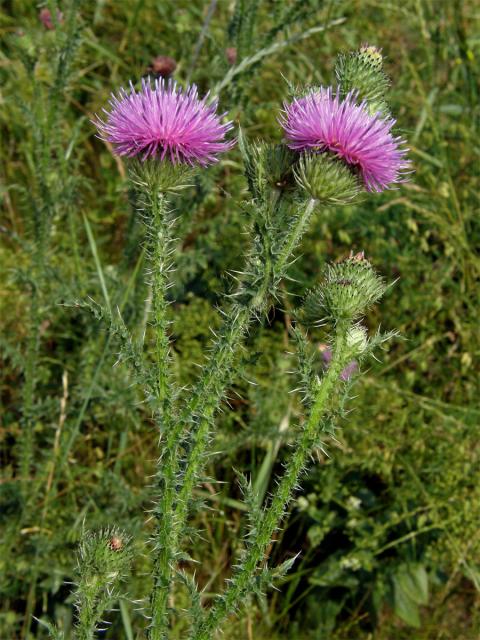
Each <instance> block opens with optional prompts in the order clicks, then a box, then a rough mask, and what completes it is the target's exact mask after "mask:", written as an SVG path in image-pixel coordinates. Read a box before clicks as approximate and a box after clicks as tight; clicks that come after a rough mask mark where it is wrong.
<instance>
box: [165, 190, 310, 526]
mask: <svg viewBox="0 0 480 640" xmlns="http://www.w3.org/2000/svg"><path fill="white" fill-rule="evenodd" d="M314 206H315V203H314V201H313V200H311V201H310V202H309V203H308V204H307V206H306V207H305V209H304V210H303V212H301V214H300V215H299V216H298V218H297V221H296V223H295V224H294V225H293V226H292V227H291V228H290V230H289V233H288V234H287V238H286V239H285V242H284V245H283V248H282V250H281V252H280V253H279V254H278V255H277V256H276V257H275V260H274V264H273V265H272V266H271V267H270V268H268V272H267V273H265V279H264V281H263V282H262V286H261V287H260V288H259V289H258V291H257V292H256V293H255V295H254V296H252V298H251V301H250V303H249V305H247V306H245V307H244V308H243V309H241V310H240V311H239V312H238V314H236V315H235V316H233V317H232V318H231V319H229V321H228V322H227V324H226V326H225V329H224V331H223V332H222V333H221V334H220V335H219V336H218V338H217V340H216V342H215V346H214V350H213V354H212V356H211V358H210V360H209V363H208V365H207V373H206V376H205V377H204V378H203V379H202V383H201V385H200V386H199V388H198V389H197V391H196V393H194V395H193V398H192V400H191V401H190V403H189V405H188V413H187V420H188V418H189V417H190V416H192V415H194V416H195V415H197V416H198V418H197V421H198V426H197V432H196V435H195V441H194V445H193V447H192V450H191V452H190V455H189V458H188V460H187V464H186V470H185V475H184V477H183V478H182V488H181V490H180V495H179V500H178V521H179V526H183V525H184V521H185V518H186V516H187V511H188V509H187V506H188V504H187V503H188V499H189V497H190V495H191V493H192V490H193V487H194V485H195V482H196V480H197V478H198V475H199V472H200V470H201V468H202V466H203V464H204V462H205V455H204V454H205V448H206V446H207V444H208V434H209V427H210V423H211V420H212V418H213V415H214V413H215V410H216V408H217V407H218V404H219V402H220V399H221V397H222V394H223V392H224V391H225V386H226V384H227V383H228V376H227V375H225V371H229V370H230V368H231V366H232V363H233V360H234V358H235V356H236V354H237V352H238V348H239V346H240V344H241V342H242V339H243V337H244V335H245V333H246V330H247V328H248V326H249V324H250V323H251V321H252V319H253V317H254V316H255V314H256V313H258V312H259V311H260V310H261V309H262V307H263V306H264V305H266V299H265V298H266V296H267V294H268V290H269V285H271V284H273V285H274V286H277V283H276V282H274V283H272V282H271V280H272V274H276V273H281V272H282V271H283V270H284V269H285V267H286V266H287V263H288V260H289V259H290V258H291V255H292V253H293V251H294V250H295V248H296V247H297V245H298V243H299V241H300V238H301V237H302V235H303V233H304V231H305V229H306V227H307V225H308V223H309V222H310V218H311V215H312V212H313V209H314ZM273 293H274V292H273Z"/></svg>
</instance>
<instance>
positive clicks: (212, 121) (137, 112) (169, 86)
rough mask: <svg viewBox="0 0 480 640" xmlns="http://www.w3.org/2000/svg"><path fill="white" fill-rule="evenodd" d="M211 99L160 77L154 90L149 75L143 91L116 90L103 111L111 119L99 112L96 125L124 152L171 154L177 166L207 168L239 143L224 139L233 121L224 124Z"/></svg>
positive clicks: (130, 153)
mask: <svg viewBox="0 0 480 640" xmlns="http://www.w3.org/2000/svg"><path fill="white" fill-rule="evenodd" d="M207 100H208V94H207V95H206V96H205V97H204V98H203V99H202V100H200V98H199V97H198V90H197V87H196V86H195V85H192V86H191V87H189V88H188V89H186V90H182V89H181V88H179V87H177V85H176V84H175V83H174V82H166V81H164V80H163V79H158V80H156V81H155V85H154V88H153V89H152V86H151V83H150V79H148V80H145V79H144V80H142V88H141V90H140V91H138V92H137V91H135V89H134V87H133V85H132V83H130V92H129V93H128V92H127V91H125V89H123V88H122V89H120V92H119V94H118V96H115V95H114V94H112V96H111V98H110V101H109V104H110V107H111V110H110V111H107V110H106V109H103V112H104V113H105V114H106V116H107V119H106V121H104V120H102V119H101V118H99V117H98V116H96V117H95V120H94V121H93V123H94V124H95V126H96V127H97V129H98V131H99V133H100V137H101V138H102V139H103V140H105V141H107V142H111V143H112V144H113V145H114V149H115V153H116V154H117V155H119V156H129V157H132V156H137V155H141V160H146V159H147V158H150V157H159V158H160V159H161V160H164V159H165V158H166V157H167V158H168V159H169V160H170V161H171V162H172V163H173V164H177V163H185V164H190V165H193V164H195V163H198V164H200V165H202V166H205V165H208V164H210V163H212V162H216V161H217V157H216V155H217V154H218V153H221V152H223V151H227V150H228V149H230V148H231V147H232V146H233V144H234V141H226V140H224V137H225V134H226V133H227V132H228V131H229V130H230V129H231V128H232V127H233V125H232V123H231V122H227V123H226V124H222V122H221V121H220V118H221V117H222V116H218V115H217V114H216V110H217V101H216V100H214V101H213V102H212V103H211V104H208V103H207Z"/></svg>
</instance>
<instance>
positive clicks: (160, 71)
mask: <svg viewBox="0 0 480 640" xmlns="http://www.w3.org/2000/svg"><path fill="white" fill-rule="evenodd" d="M176 68H177V62H176V60H174V59H173V58H170V56H157V57H156V58H154V59H153V60H152V64H151V65H150V70H151V71H153V73H154V74H155V75H157V76H161V77H162V78H168V76H171V75H172V73H173V72H174V71H175V69H176Z"/></svg>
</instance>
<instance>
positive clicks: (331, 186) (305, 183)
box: [294, 153, 361, 204]
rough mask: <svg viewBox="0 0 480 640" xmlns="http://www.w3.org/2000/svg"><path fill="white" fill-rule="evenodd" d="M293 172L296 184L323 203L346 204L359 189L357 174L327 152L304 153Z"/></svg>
mask: <svg viewBox="0 0 480 640" xmlns="http://www.w3.org/2000/svg"><path fill="white" fill-rule="evenodd" d="M294 174H295V180H296V181H297V184H298V186H299V187H300V188H301V189H304V190H305V191H306V192H307V193H308V195H309V196H310V197H311V198H313V199H314V200H317V201H318V202H321V203H323V204H348V203H349V202H351V201H352V200H353V199H354V198H355V196H356V195H357V194H358V193H359V192H360V191H361V185H360V182H359V180H358V178H357V176H355V175H354V174H353V172H352V171H351V170H350V168H349V167H348V166H347V165H346V164H345V163H344V162H341V161H340V160H336V159H335V158H333V157H332V156H330V155H329V154H328V153H320V154H318V153H317V154H315V153H313V154H305V155H304V156H302V158H301V159H300V162H299V163H298V165H297V167H296V168H295V169H294Z"/></svg>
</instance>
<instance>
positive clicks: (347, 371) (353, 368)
mask: <svg viewBox="0 0 480 640" xmlns="http://www.w3.org/2000/svg"><path fill="white" fill-rule="evenodd" d="M332 357H333V353H332V350H331V349H330V347H326V346H324V347H323V349H322V358H323V361H324V363H325V364H326V366H327V368H328V365H329V364H330V362H331V361H332ZM357 370H358V364H357V361H356V360H352V361H351V362H349V363H348V364H347V366H346V367H345V368H344V369H343V370H342V372H341V374H340V380H343V381H344V382H347V380H350V378H351V377H352V376H353V375H354V374H355V373H356V372H357Z"/></svg>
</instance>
